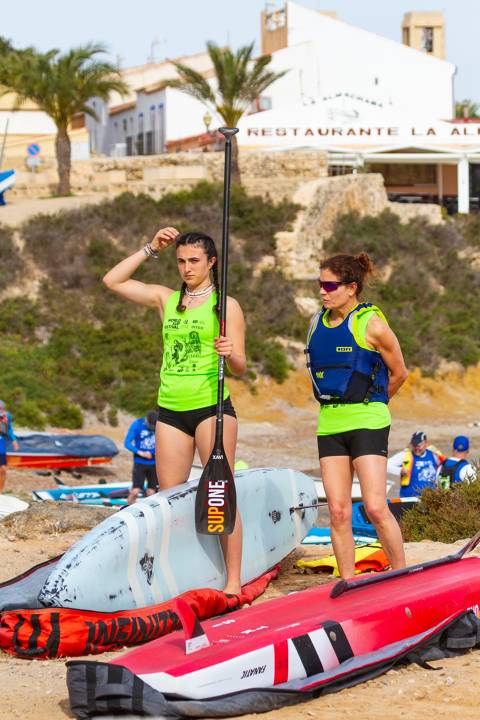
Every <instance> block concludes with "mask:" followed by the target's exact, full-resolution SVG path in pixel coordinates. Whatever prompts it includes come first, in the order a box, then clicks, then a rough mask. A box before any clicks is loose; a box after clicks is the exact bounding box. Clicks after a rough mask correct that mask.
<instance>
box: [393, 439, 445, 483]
mask: <svg viewBox="0 0 480 720" xmlns="http://www.w3.org/2000/svg"><path fill="white" fill-rule="evenodd" d="M444 460H445V455H442V453H441V452H440V451H439V450H437V448H436V447H434V446H433V445H429V444H428V439H427V435H426V433H425V432H423V430H417V432H414V433H413V435H412V437H411V439H410V447H409V448H407V449H406V450H405V456H404V458H403V464H402V469H401V470H400V497H418V496H419V495H421V494H422V492H423V491H424V490H425V488H436V487H437V470H438V468H439V466H440V465H441V464H442V462H443V461H444Z"/></svg>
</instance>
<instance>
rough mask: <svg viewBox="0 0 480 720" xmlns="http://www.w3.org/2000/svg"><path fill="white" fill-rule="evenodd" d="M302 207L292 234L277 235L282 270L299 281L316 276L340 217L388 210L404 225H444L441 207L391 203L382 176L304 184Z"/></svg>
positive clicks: (344, 177)
mask: <svg viewBox="0 0 480 720" xmlns="http://www.w3.org/2000/svg"><path fill="white" fill-rule="evenodd" d="M292 199H293V200H294V201H295V202H297V203H299V204H300V205H303V207H304V210H302V211H301V212H300V213H299V215H298V217H297V220H296V222H295V225H294V228H293V230H292V232H279V233H277V235H276V256H277V260H278V262H279V265H280V267H281V268H282V269H283V270H284V271H285V272H286V273H287V274H288V275H290V276H292V277H295V278H298V279H310V278H312V277H316V274H317V269H318V261H319V257H320V255H321V251H322V248H323V244H324V242H325V240H327V239H328V238H329V237H330V236H331V234H332V232H333V229H334V227H335V222H336V220H337V218H338V217H339V216H340V215H343V214H346V213H349V212H356V213H358V214H359V215H360V216H361V217H364V216H366V215H379V214H380V213H382V212H383V211H384V210H386V209H389V210H391V211H392V212H394V213H396V214H398V215H399V217H400V219H401V221H402V222H409V221H410V220H411V219H412V218H414V217H419V216H420V217H425V218H426V219H428V220H429V221H430V222H432V223H441V222H443V219H442V213H441V208H440V206H438V205H404V204H400V203H391V202H389V200H388V197H387V193H386V191H385V186H384V183H383V177H382V175H380V174H378V173H368V174H367V173H365V174H364V173H362V174H358V175H341V176H338V177H330V178H321V179H318V180H312V181H310V182H308V183H305V184H304V185H302V186H301V187H300V188H299V189H298V190H297V192H296V193H294V195H293V198H292Z"/></svg>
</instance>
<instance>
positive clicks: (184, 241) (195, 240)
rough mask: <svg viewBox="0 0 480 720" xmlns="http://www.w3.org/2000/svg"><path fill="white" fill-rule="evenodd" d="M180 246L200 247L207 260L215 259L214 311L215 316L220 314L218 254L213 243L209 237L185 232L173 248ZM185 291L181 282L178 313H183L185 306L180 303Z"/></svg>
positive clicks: (213, 273)
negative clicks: (215, 298) (215, 300)
mask: <svg viewBox="0 0 480 720" xmlns="http://www.w3.org/2000/svg"><path fill="white" fill-rule="evenodd" d="M181 245H200V246H201V247H202V248H203V249H204V251H205V254H206V256H207V258H208V259H209V260H211V259H212V258H215V262H214V264H213V266H212V275H213V284H214V287H215V291H216V293H217V304H216V305H215V307H214V311H215V312H216V313H217V315H219V314H220V284H219V282H218V253H217V248H216V247H215V243H214V242H213V240H212V238H211V237H210V235H207V234H206V233H202V232H185V233H182V234H181V235H179V236H178V238H177V239H176V241H175V248H178V247H180V246H181ZM186 289H187V283H186V282H183V283H182V287H181V288H180V298H179V301H178V305H177V310H178V312H181V313H182V312H185V309H186V308H185V305H184V304H183V303H182V300H183V296H184V294H185V290H186Z"/></svg>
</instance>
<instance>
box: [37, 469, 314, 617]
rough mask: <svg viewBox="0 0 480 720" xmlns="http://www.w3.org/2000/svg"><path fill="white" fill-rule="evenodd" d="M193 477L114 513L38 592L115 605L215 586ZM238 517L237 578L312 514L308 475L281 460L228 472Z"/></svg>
mask: <svg viewBox="0 0 480 720" xmlns="http://www.w3.org/2000/svg"><path fill="white" fill-rule="evenodd" d="M197 484H198V479H197V480H193V481H189V482H188V483H185V484H183V485H181V486H177V487H175V488H172V489H170V490H163V491H162V492H159V493H156V494H155V495H152V496H150V497H148V498H145V499H142V500H140V501H138V502H137V503H135V504H134V505H131V506H129V507H126V508H124V509H123V510H121V512H118V513H114V514H113V515H111V516H110V517H108V518H106V519H105V520H104V521H103V522H101V523H100V524H99V525H97V527H95V528H93V530H91V531H90V532H88V533H87V534H86V535H85V536H84V537H83V538H81V539H80V540H79V541H78V542H77V543H75V545H73V546H72V547H71V548H70V550H68V551H67V552H66V553H65V554H64V555H63V557H62V558H61V559H60V560H59V562H58V564H57V565H56V566H55V568H54V569H53V570H52V572H51V574H50V575H49V577H48V578H47V580H46V582H45V584H44V585H43V588H42V590H41V592H40V594H39V596H38V597H39V601H40V602H41V603H42V604H44V605H46V606H52V607H72V608H79V609H83V610H98V611H104V612H108V611H116V610H126V609H130V608H135V607H145V606H148V605H155V604H157V603H160V602H162V601H164V600H169V599H170V598H172V597H174V596H176V595H179V594H180V593H182V592H185V591H186V590H191V589H195V588H202V587H210V588H213V589H218V590H221V589H222V588H223V587H224V586H225V582H226V572H225V563H224V560H223V554H222V551H221V547H220V542H219V538H218V537H208V536H206V535H198V534H197V533H196V532H195V496H196V490H197ZM235 485H236V489H237V504H238V509H239V511H240V514H241V517H242V523H243V554H242V575H241V581H242V585H244V584H246V583H248V582H251V581H252V580H254V579H255V578H257V577H259V576H260V575H262V574H263V573H265V572H266V571H267V570H268V569H270V568H271V567H273V566H275V565H276V564H277V563H278V562H280V560H282V559H283V558H284V557H286V556H287V555H288V554H289V553H290V552H291V551H292V550H293V549H294V548H295V547H296V546H297V545H298V544H299V543H300V542H301V541H302V539H303V538H304V537H305V535H306V534H307V533H308V531H309V530H310V528H311V527H312V526H313V523H314V522H315V520H316V518H317V508H316V507H305V509H301V510H294V508H296V507H298V506H299V505H304V506H308V505H313V504H315V503H316V500H317V496H316V491H315V484H314V481H313V479H312V478H310V477H309V476H308V475H304V474H303V473H300V472H295V471H294V470H289V469H284V468H262V469H258V470H245V471H242V472H237V473H235Z"/></svg>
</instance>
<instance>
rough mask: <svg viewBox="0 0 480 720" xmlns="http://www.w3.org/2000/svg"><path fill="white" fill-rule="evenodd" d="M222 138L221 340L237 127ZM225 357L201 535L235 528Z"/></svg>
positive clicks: (204, 480)
mask: <svg viewBox="0 0 480 720" xmlns="http://www.w3.org/2000/svg"><path fill="white" fill-rule="evenodd" d="M220 132H221V133H222V135H223V136H224V138H225V173H224V184H223V228H222V265H221V277H220V317H219V325H220V336H222V337H225V332H226V319H227V278H228V234H229V218H230V174H231V162H232V137H233V135H235V133H237V132H238V129H237V128H220ZM224 381H225V358H224V357H223V356H220V357H219V358H218V386H217V408H216V421H215V442H214V445H213V452H212V454H211V455H210V459H209V460H208V462H207V464H206V465H205V467H204V469H203V472H202V475H201V477H200V480H199V481H198V488H197V496H196V499H195V526H196V529H197V532H198V533H201V534H203V535H229V534H230V533H232V532H233V530H234V527H235V518H236V512H237V498H236V490H235V481H234V479H233V472H232V468H231V467H230V465H229V462H228V459H227V457H226V454H225V450H224V447H223V390H224Z"/></svg>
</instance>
